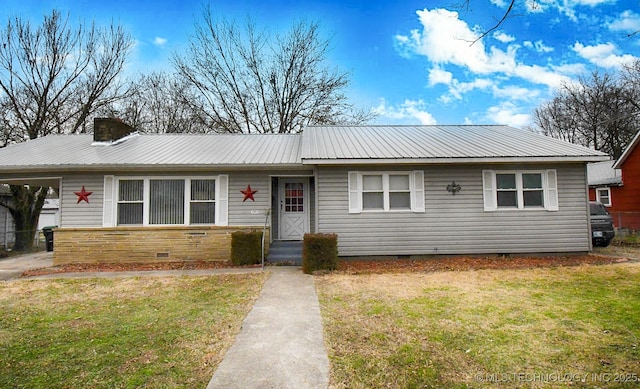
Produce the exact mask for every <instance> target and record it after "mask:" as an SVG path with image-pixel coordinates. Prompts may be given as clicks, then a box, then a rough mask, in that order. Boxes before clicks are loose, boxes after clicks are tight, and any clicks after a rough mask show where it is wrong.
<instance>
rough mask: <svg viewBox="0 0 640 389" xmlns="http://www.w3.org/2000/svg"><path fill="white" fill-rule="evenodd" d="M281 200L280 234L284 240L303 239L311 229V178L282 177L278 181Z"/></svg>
mask: <svg viewBox="0 0 640 389" xmlns="http://www.w3.org/2000/svg"><path fill="white" fill-rule="evenodd" d="M278 187H279V192H280V193H279V201H280V217H279V224H280V231H279V232H280V235H279V238H280V239H282V240H302V238H303V237H304V234H305V232H307V231H309V195H308V194H307V188H308V187H309V179H307V178H281V179H280V180H279V181H278Z"/></svg>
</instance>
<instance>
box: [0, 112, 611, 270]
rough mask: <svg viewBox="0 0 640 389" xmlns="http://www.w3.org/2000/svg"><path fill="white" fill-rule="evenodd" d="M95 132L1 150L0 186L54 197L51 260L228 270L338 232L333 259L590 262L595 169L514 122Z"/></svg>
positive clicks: (591, 156) (101, 124)
mask: <svg viewBox="0 0 640 389" xmlns="http://www.w3.org/2000/svg"><path fill="white" fill-rule="evenodd" d="M130 130H131V128H129V127H128V126H126V125H125V124H123V123H121V122H119V121H117V120H112V119H96V122H95V126H94V134H93V135H84V134H83V135H52V136H47V137H44V138H40V139H36V140H31V141H28V142H24V143H20V144H15V145H12V146H8V147H6V148H4V149H0V183H14V184H16V183H18V184H22V183H24V184H32V185H47V186H51V187H54V188H56V190H57V192H58V193H59V194H60V209H61V213H60V227H59V228H58V229H57V230H56V231H55V249H54V263H69V262H81V261H113V260H123V261H124V260H126V261H156V260H189V259H202V260H227V259H228V258H229V252H230V235H231V233H232V232H233V231H236V230H240V229H263V227H264V226H267V228H266V229H267V233H268V234H269V236H268V241H277V240H300V239H302V238H303V235H304V234H305V233H307V232H322V233H335V234H337V236H338V250H339V255H340V256H356V257H362V256H425V255H437V254H492V253H499V254H511V253H556V252H587V251H589V250H590V249H591V239H590V229H589V215H588V206H587V198H588V196H587V173H586V164H587V163H589V162H598V161H604V160H606V159H608V156H607V155H606V154H604V153H601V152H597V151H594V150H591V149H588V148H584V147H581V146H578V145H574V144H570V143H566V142H563V141H560V140H557V139H552V138H548V137H545V136H542V135H539V134H535V133H532V132H528V131H523V130H518V129H515V128H511V127H507V126H495V125H494V126H484V125H466V126H309V127H306V128H305V129H304V132H303V133H301V134H283V135H275V134H274V135H264V134H263V135H250V134H244V135H243V134H235V135H231V134H230V135H192V134H190V135H187V134H179V135H170V134H162V135H143V134H137V133H129V132H130Z"/></svg>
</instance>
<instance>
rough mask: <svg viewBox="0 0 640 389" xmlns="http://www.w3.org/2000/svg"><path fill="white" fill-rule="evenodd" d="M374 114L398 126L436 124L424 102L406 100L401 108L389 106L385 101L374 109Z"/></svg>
mask: <svg viewBox="0 0 640 389" xmlns="http://www.w3.org/2000/svg"><path fill="white" fill-rule="evenodd" d="M373 113H374V114H376V115H377V116H379V117H380V118H381V119H383V121H384V123H389V122H390V121H391V122H394V123H397V124H416V123H418V124H424V125H433V124H436V119H435V118H434V117H433V115H431V113H429V112H427V110H426V104H425V102H424V101H423V100H405V101H404V102H403V103H402V104H400V105H399V106H395V107H394V106H391V105H387V102H386V101H385V100H384V99H381V100H380V104H379V105H378V106H377V107H375V108H373Z"/></svg>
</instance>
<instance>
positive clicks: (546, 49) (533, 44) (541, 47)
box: [523, 40, 553, 53]
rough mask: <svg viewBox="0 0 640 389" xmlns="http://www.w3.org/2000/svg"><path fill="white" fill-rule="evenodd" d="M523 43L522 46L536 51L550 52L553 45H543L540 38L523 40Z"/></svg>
mask: <svg viewBox="0 0 640 389" xmlns="http://www.w3.org/2000/svg"><path fill="white" fill-rule="evenodd" d="M523 45H524V47H528V48H530V49H534V50H535V51H537V52H538V53H550V52H552V51H553V47H549V46H545V44H544V43H542V41H541V40H539V41H535V42H531V41H525V42H524V43H523Z"/></svg>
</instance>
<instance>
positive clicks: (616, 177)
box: [587, 161, 622, 186]
mask: <svg viewBox="0 0 640 389" xmlns="http://www.w3.org/2000/svg"><path fill="white" fill-rule="evenodd" d="M614 163H615V161H604V162H597V163H590V164H588V165H587V182H588V183H589V185H591V186H602V185H609V186H620V185H622V172H621V171H620V169H614V168H613V164H614Z"/></svg>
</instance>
